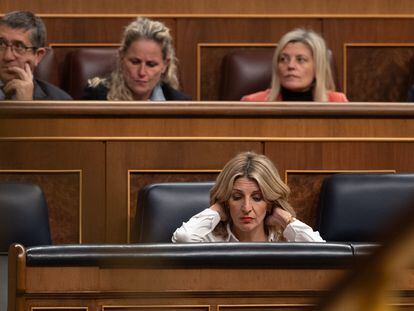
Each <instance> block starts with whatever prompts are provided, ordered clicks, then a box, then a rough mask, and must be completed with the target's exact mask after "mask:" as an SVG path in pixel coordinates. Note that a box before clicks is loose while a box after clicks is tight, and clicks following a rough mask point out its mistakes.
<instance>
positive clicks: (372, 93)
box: [346, 45, 414, 102]
mask: <svg viewBox="0 0 414 311" xmlns="http://www.w3.org/2000/svg"><path fill="white" fill-rule="evenodd" d="M346 53H347V55H346V58H347V64H346V66H347V70H346V89H347V96H348V99H349V100H350V101H365V102H368V101H387V102H404V101H406V100H407V93H408V92H407V90H408V89H409V88H410V82H412V81H410V76H412V70H413V67H412V61H413V59H414V45H413V46H405V47H399V46H366V47H364V46H349V47H347V48H346ZM367 68H371V70H367Z"/></svg>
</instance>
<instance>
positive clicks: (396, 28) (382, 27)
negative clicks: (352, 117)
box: [323, 18, 414, 101]
mask: <svg viewBox="0 0 414 311" xmlns="http://www.w3.org/2000/svg"><path fill="white" fill-rule="evenodd" d="M323 25H324V27H323V36H324V38H325V39H326V41H327V44H328V46H329V47H330V48H331V49H332V51H333V54H334V56H335V60H336V62H337V64H338V69H339V70H338V74H339V78H340V84H341V85H344V86H345V85H349V84H352V85H355V88H354V90H353V92H358V94H360V95H362V93H364V92H368V93H369V92H371V90H370V89H369V88H370V87H372V84H376V83H378V82H377V81H380V80H381V77H380V76H378V75H376V73H378V71H379V69H378V68H379V67H381V66H382V65H383V64H386V63H387V60H385V59H381V60H379V59H378V58H376V59H377V60H379V61H380V63H376V64H375V65H372V62H371V63H369V66H365V63H364V60H363V59H362V60H361V62H360V63H358V59H356V58H354V59H353V62H352V63H348V62H347V63H345V61H344V59H345V55H344V50H345V45H347V44H350V45H351V44H366V45H368V46H369V45H371V44H373V43H377V44H384V45H387V44H390V45H398V44H407V43H410V42H414V33H413V32H412V29H413V27H414V20H413V19H392V18H390V19H378V18H372V19H326V20H324V21H323ZM397 48H398V46H397ZM349 66H351V67H349ZM399 66H400V67H402V66H401V65H399ZM348 71H350V72H351V73H356V71H358V73H360V74H362V76H367V75H369V78H371V77H373V79H374V81H373V80H371V79H365V80H361V76H360V75H359V74H355V75H351V74H347V75H346V76H347V77H346V79H347V81H343V79H344V78H343V75H344V74H345V72H348ZM393 72H395V70H394V68H392V67H391V68H387V69H386V70H385V75H388V77H387V79H386V81H392V80H394V79H395V77H394V76H391V75H392V73H393ZM348 79H349V80H352V82H351V81H349V80H348ZM377 79H378V80H377ZM376 80H377V81H376ZM386 81H385V83H387V82H386ZM381 82H383V81H381ZM381 86H382V87H383V91H382V92H388V91H389V90H388V86H389V85H387V84H386V85H384V84H382V83H381ZM403 87H404V86H403V85H401V86H399V88H400V89H401V90H402V88H403ZM406 91H408V89H407V90H406ZM400 92H402V93H404V91H400ZM351 95H352V100H353V101H366V98H367V97H366V96H361V97H359V96H354V94H353V93H351ZM376 98H378V95H377V96H376ZM387 98H389V97H386V98H381V100H380V101H387ZM369 101H375V100H374V99H371V98H369ZM404 101H405V100H404Z"/></svg>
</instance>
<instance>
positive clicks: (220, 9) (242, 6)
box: [0, 0, 414, 15]
mask: <svg viewBox="0 0 414 311" xmlns="http://www.w3.org/2000/svg"><path fill="white" fill-rule="evenodd" d="M0 8H1V11H2V12H3V11H11V10H17V9H26V10H31V11H35V12H37V13H40V14H58V13H60V14H65V13H66V14H134V13H139V14H189V15H194V14H263V15H268V14H275V15H290V14H300V15H302V14H304V15H307V14H310V15H314V14H316V15H321V14H403V15H406V14H412V13H414V8H413V6H412V2H411V1H410V0H366V1H363V2H361V1H357V0H338V1H330V0H292V1H289V2H286V1H281V0H276V1H275V0H227V1H220V0H198V1H193V0H168V1H165V0H154V1H151V2H148V1H145V0H119V1H117V2H112V1H105V5H102V2H101V1H98V0H93V1H87V2H85V1H82V0H72V1H59V2H57V3H56V2H55V1H52V0H38V1H35V2H34V1H30V0H20V1H13V0H4V1H2V5H1V6H0Z"/></svg>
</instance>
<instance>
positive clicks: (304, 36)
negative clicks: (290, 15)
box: [267, 28, 335, 102]
mask: <svg viewBox="0 0 414 311" xmlns="http://www.w3.org/2000/svg"><path fill="white" fill-rule="evenodd" d="M293 42H301V43H303V44H305V45H306V46H308V47H309V49H310V50H311V51H312V56H313V61H314V63H315V86H314V90H313V100H314V101H318V102H326V101H328V95H327V91H328V90H330V91H335V83H334V80H333V77H332V71H331V66H330V62H329V54H328V49H327V48H326V44H325V40H324V39H323V38H322V37H321V36H320V35H318V34H317V33H316V32H314V31H313V30H306V29H302V28H298V29H294V30H292V31H290V32H288V33H286V34H285V35H284V36H283V37H282V38H281V39H280V41H279V43H278V45H277V48H276V50H275V53H274V55H273V63H272V66H273V71H272V84H271V89H270V93H269V96H268V98H267V100H268V101H276V100H277V99H278V97H279V94H280V89H281V85H280V77H279V75H278V74H277V68H278V63H279V57H280V54H281V53H282V50H283V49H284V48H285V46H286V45H287V44H288V43H293Z"/></svg>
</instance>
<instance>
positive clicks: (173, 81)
mask: <svg viewBox="0 0 414 311" xmlns="http://www.w3.org/2000/svg"><path fill="white" fill-rule="evenodd" d="M140 39H147V40H152V41H155V42H156V43H158V44H159V45H160V47H161V51H162V57H163V60H164V61H167V60H169V64H168V67H167V69H166V71H165V73H164V74H163V75H162V77H161V81H162V82H164V83H166V84H168V85H169V86H171V87H172V88H175V89H178V88H179V82H178V77H177V58H176V57H175V51H174V48H173V45H172V37H171V34H170V29H169V28H168V27H167V26H165V25H164V24H163V23H161V22H159V21H154V20H151V19H149V18H146V17H137V19H136V20H134V21H133V22H132V23H130V24H129V25H128V26H127V27H126V28H125V31H124V34H123V37H122V41H121V47H120V49H119V51H120V53H119V54H120V56H119V57H118V61H117V66H116V69H115V70H114V71H113V72H112V74H111V77H110V78H109V79H102V78H94V79H91V80H90V81H89V84H90V85H91V86H96V85H98V84H103V85H105V86H106V87H107V88H109V91H108V95H107V99H108V100H134V99H133V94H132V91H131V90H130V89H129V87H128V86H127V84H126V82H125V78H124V75H123V72H122V64H121V61H122V55H123V54H125V53H126V51H127V50H128V49H129V47H130V46H131V44H132V43H134V42H135V41H137V40H140Z"/></svg>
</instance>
